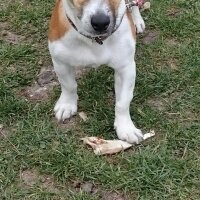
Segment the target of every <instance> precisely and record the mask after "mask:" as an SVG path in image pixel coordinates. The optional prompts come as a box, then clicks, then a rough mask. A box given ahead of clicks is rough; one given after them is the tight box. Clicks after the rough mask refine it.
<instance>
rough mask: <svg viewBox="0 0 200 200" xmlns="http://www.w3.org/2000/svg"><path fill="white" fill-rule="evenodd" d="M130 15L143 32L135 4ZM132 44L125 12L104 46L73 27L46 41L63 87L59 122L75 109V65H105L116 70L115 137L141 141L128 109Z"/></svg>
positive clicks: (132, 81)
mask: <svg viewBox="0 0 200 200" xmlns="http://www.w3.org/2000/svg"><path fill="white" fill-rule="evenodd" d="M95 2H97V1H95ZM63 3H64V8H65V12H66V13H67V14H68V15H69V17H71V18H72V20H74V22H76V19H75V18H74V15H73V11H72V9H71V8H70V6H69V5H68V1H66V0H63ZM94 7H95V3H93V5H92V7H91V9H93V10H92V12H94ZM87 9H88V7H87ZM125 9H126V7H125V3H124V0H122V3H121V5H120V6H119V10H118V12H119V13H123V12H125ZM133 18H134V22H135V24H136V27H137V31H138V32H143V30H144V28H145V25H144V21H143V19H142V17H141V15H140V12H139V9H138V7H134V8H133ZM78 23H80V22H76V24H75V25H76V26H77V27H79V24H78ZM135 45H136V41H135V40H134V38H133V35H132V31H131V27H130V23H129V21H128V18H127V16H126V15H124V17H123V20H122V22H121V25H120V26H119V28H118V29H117V31H116V32H114V33H113V34H112V35H111V36H110V37H108V38H107V39H106V40H105V41H104V44H103V45H99V44H97V43H95V42H93V41H91V40H90V39H88V38H86V37H84V36H82V35H81V34H79V33H78V32H77V31H76V30H74V29H73V28H72V29H70V30H69V31H68V32H67V33H66V34H65V35H64V36H63V37H62V38H60V39H59V40H56V41H52V42H50V41H49V50H50V54H51V56H52V61H53V65H54V69H55V72H56V74H57V76H58V79H59V82H60V84H61V89H62V93H61V95H60V98H59V99H58V101H57V103H56V105H55V108H54V111H55V116H56V118H57V119H58V120H59V121H64V120H65V119H67V118H70V117H71V116H72V115H74V114H75V113H76V112H77V100H78V96H77V83H76V80H75V69H76V67H80V66H81V67H85V66H92V67H98V66H100V65H103V64H106V65H108V66H110V67H112V68H113V69H114V70H115V94H116V104H115V122H114V127H115V129H116V132H117V135H118V138H119V139H121V140H125V141H127V142H130V143H138V142H140V140H141V139H142V137H143V135H142V132H141V131H140V130H139V129H137V128H136V127H135V125H134V124H133V122H132V120H131V116H130V112H129V106H130V102H131V100H132V98H133V90H134V86H135V77H136V64H135V61H134V54H135Z"/></svg>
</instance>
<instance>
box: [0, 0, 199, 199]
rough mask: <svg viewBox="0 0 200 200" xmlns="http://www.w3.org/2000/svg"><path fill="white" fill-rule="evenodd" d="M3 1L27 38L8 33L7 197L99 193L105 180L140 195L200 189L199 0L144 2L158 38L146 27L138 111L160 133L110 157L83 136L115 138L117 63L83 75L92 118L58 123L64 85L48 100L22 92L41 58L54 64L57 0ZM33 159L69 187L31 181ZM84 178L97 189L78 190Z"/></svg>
mask: <svg viewBox="0 0 200 200" xmlns="http://www.w3.org/2000/svg"><path fill="white" fill-rule="evenodd" d="M2 2H3V1H1V0H0V5H1V6H2V10H1V12H0V18H1V21H0V23H1V25H2V24H6V29H7V30H8V31H10V32H12V33H15V34H16V35H18V36H24V38H23V39H22V40H21V41H19V42H18V43H17V44H10V43H8V42H7V41H6V40H5V39H4V37H3V36H2V39H1V38H0V124H2V125H3V127H4V131H2V134H1V135H0V199H6V200H7V199H20V200H21V199H38V200H39V199H40V200H41V199H45V200H46V199H70V200H79V199H80V200H84V199H85V200H97V199H102V192H105V191H106V190H107V191H110V192H112V193H114V192H115V191H118V192H119V193H120V194H123V195H125V196H127V198H128V197H129V199H131V200H132V199H133V200H135V199H138V200H139V199H140V200H149V199H158V200H159V199H160V200H164V199H167V200H176V199H177V200H180V199H181V200H189V199H191V200H197V199H199V198H200V192H199V188H200V159H199V154H200V149H199V147H200V135H199V133H200V118H199V116H200V113H199V111H200V96H199V94H200V89H199V88H200V79H199V77H200V70H199V66H200V57H199V52H200V43H199V37H200V32H199V23H200V17H199V12H200V4H199V2H198V1H192V0H189V1H186V0H177V1H172V0H169V1H165V0H160V1H154V2H153V3H152V8H151V10H150V11H146V12H143V16H144V18H145V21H146V25H147V30H146V34H147V33H148V32H154V33H156V34H157V38H156V40H155V41H154V42H151V43H150V44H143V40H144V37H145V36H139V37H138V47H137V48H138V49H137V50H138V53H137V57H136V58H137V67H138V68H137V83H136V90H135V93H134V100H133V102H132V104H131V114H132V117H133V119H134V120H135V122H136V123H137V126H138V127H140V128H142V129H143V130H145V131H148V130H150V129H154V130H155V131H156V133H157V135H156V137H155V138H154V139H152V140H151V141H147V142H145V143H143V144H141V145H138V146H136V147H134V148H133V149H131V150H129V151H127V152H124V153H120V154H117V155H113V156H103V157H98V156H95V155H94V154H93V153H92V151H91V150H88V149H87V148H86V147H85V146H83V144H82V143H81V142H80V140H79V138H80V137H82V136H85V135H98V136H103V137H105V138H107V139H109V138H116V135H115V132H114V130H113V120H114V100H113V72H112V70H110V69H108V68H105V67H103V68H100V69H99V70H98V71H96V70H91V71H90V72H89V73H88V74H86V75H85V76H84V77H82V78H81V79H80V80H79V89H78V93H79V97H80V101H79V110H80V111H84V112H85V113H86V114H87V115H88V117H89V121H87V122H81V120H79V118H78V117H76V118H75V122H74V123H75V126H71V127H68V126H67V125H66V127H67V128H63V126H60V125H58V124H57V123H55V122H54V117H53V115H52V108H53V105H54V103H55V100H56V99H57V98H58V95H59V88H58V87H57V88H56V89H55V90H54V92H53V93H52V94H51V98H49V99H48V100H46V101H42V102H34V101H27V100H26V99H25V98H24V97H23V96H20V95H19V91H20V90H21V89H22V88H24V87H27V86H31V84H32V83H33V81H34V80H35V78H36V76H37V74H38V73H39V71H40V68H41V66H40V65H39V64H38V63H39V62H40V61H41V60H42V62H43V63H44V65H45V66H46V65H47V66H48V65H50V64H51V60H50V56H49V53H48V49H47V38H46V31H47V23H48V20H49V17H50V13H51V9H52V6H53V4H54V1H53V0H43V1H41V2H38V1H36V0H32V1H30V2H27V1H23V0H21V1H14V2H12V3H9V5H8V4H7V5H5V3H2ZM102 85H103V86H104V87H102ZM97 91H98V92H97ZM159 105H161V106H159ZM69 123H72V122H69ZM27 169H28V170H30V171H31V170H33V169H34V170H37V171H38V173H39V174H40V176H52V177H53V179H54V181H53V183H54V184H56V185H58V186H55V187H58V188H61V189H59V192H52V191H50V190H49V187H46V188H44V187H42V186H41V183H36V184H33V185H31V186H30V185H29V186H24V185H23V181H24V180H23V177H22V178H21V176H20V172H23V171H24V170H27ZM76 181H78V182H81V183H82V182H90V183H93V184H94V185H95V187H96V188H97V189H98V191H97V194H87V193H84V192H77V191H74V190H73V184H74V182H76Z"/></svg>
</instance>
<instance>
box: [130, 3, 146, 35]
mask: <svg viewBox="0 0 200 200" xmlns="http://www.w3.org/2000/svg"><path fill="white" fill-rule="evenodd" d="M132 15H133V21H134V23H135V26H136V28H137V33H143V32H144V30H145V23H144V20H143V18H142V16H141V14H140V10H139V7H138V6H133V8H132Z"/></svg>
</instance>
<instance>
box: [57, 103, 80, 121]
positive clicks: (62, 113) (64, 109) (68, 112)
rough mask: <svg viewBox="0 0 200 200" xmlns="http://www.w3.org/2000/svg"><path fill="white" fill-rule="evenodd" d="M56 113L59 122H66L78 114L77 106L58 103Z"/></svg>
mask: <svg viewBox="0 0 200 200" xmlns="http://www.w3.org/2000/svg"><path fill="white" fill-rule="evenodd" d="M54 112H55V116H56V119H57V120H58V121H65V120H66V119H68V118H70V117H72V116H73V115H75V114H76V112H77V105H75V104H67V103H60V102H59V101H58V102H57V103H56V105H55V107H54Z"/></svg>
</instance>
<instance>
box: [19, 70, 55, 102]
mask: <svg viewBox="0 0 200 200" xmlns="http://www.w3.org/2000/svg"><path fill="white" fill-rule="evenodd" d="M57 85H58V81H57V79H56V75H55V72H54V71H53V69H51V68H42V69H41V71H40V73H39V75H38V76H37V78H36V81H35V82H34V84H33V85H32V86H28V87H26V88H23V89H22V90H21V91H20V92H19V95H20V96H24V97H25V98H26V99H27V101H28V100H31V101H43V100H48V99H49V96H50V93H51V92H52V90H53V88H54V86H57Z"/></svg>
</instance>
